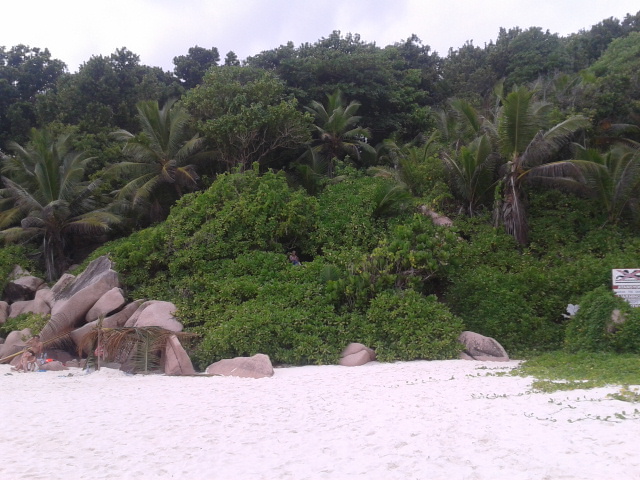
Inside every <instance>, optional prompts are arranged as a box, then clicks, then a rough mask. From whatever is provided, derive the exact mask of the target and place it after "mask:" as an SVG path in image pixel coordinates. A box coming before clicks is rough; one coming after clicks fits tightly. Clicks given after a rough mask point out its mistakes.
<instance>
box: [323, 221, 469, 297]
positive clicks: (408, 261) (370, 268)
mask: <svg viewBox="0 0 640 480" xmlns="http://www.w3.org/2000/svg"><path fill="white" fill-rule="evenodd" d="M456 242H457V238H456V236H455V235H454V234H453V233H452V232H451V231H450V230H449V229H447V228H442V227H436V226H434V225H433V222H432V221H431V219H430V218H428V217H425V216H424V215H419V214H416V215H413V217H411V218H410V220H409V221H407V222H406V223H403V224H399V225H396V226H395V227H394V228H393V229H392V231H391V232H390V233H389V234H388V237H387V238H384V239H382V240H380V241H379V243H378V246H377V247H376V248H374V249H373V251H372V252H371V253H370V254H366V255H364V256H363V258H361V259H360V261H359V262H357V263H355V266H354V267H353V268H352V271H351V272H350V274H349V275H347V276H346V277H345V278H342V279H339V280H337V281H333V282H330V283H329V288H330V291H331V292H332V294H334V295H335V298H336V299H339V300H340V301H346V302H347V304H348V305H350V306H355V307H357V308H365V309H366V307H367V305H368V303H369V300H370V299H371V298H373V297H374V296H375V295H377V294H378V293H380V292H382V291H384V290H390V289H391V290H393V289H402V288H414V289H416V290H421V289H423V288H424V286H425V282H428V281H433V280H434V279H435V278H437V277H438V275H441V274H442V273H443V271H444V269H445V267H446V266H448V265H449V264H450V263H451V262H452V261H453V256H454V255H453V253H454V250H455V244H456Z"/></svg>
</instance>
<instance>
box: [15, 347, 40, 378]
mask: <svg viewBox="0 0 640 480" xmlns="http://www.w3.org/2000/svg"><path fill="white" fill-rule="evenodd" d="M36 362H37V357H36V355H35V353H34V351H33V350H32V349H31V348H27V349H26V350H25V352H24V353H23V354H22V357H20V363H19V364H18V368H17V369H16V370H17V371H18V372H31V371H34V370H36V367H37V363H36Z"/></svg>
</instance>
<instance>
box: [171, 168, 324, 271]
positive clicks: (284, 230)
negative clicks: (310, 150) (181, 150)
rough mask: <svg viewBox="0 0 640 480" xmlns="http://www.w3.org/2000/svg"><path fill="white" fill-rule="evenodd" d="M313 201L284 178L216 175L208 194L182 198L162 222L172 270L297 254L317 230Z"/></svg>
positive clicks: (313, 199) (203, 267) (272, 174)
mask: <svg viewBox="0 0 640 480" xmlns="http://www.w3.org/2000/svg"><path fill="white" fill-rule="evenodd" d="M316 210H317V202H316V199H315V198H313V197H310V196H308V195H307V194H306V193H305V192H304V191H302V190H292V189H291V188H289V186H288V185H287V180H286V176H285V175H284V173H282V172H281V173H277V174H276V173H273V172H266V173H264V174H263V175H261V176H260V175H258V172H257V171H254V170H251V171H248V172H245V173H243V174H228V175H220V176H218V178H217V179H216V181H215V182H214V183H213V185H212V186H211V188H209V189H208V190H207V191H206V192H202V193H198V194H192V195H185V196H184V197H183V198H182V199H181V201H180V202H179V203H178V204H177V205H176V207H174V208H173V209H172V211H171V214H170V215H169V218H168V219H167V222H166V227H167V232H168V233H167V245H166V250H167V253H168V255H169V256H170V259H171V262H170V271H171V273H172V274H180V272H181V271H183V272H189V271H193V270H194V268H196V269H201V270H207V269H209V268H210V265H209V264H210V262H212V261H216V260H219V259H225V258H234V257H236V256H237V255H239V254H242V253H245V252H248V251H253V250H261V251H268V252H278V253H282V254H284V253H285V252H286V251H288V250H290V249H298V250H300V249H301V247H300V246H301V245H306V243H307V238H308V236H309V235H310V234H311V233H312V232H313V231H314V230H315V224H316Z"/></svg>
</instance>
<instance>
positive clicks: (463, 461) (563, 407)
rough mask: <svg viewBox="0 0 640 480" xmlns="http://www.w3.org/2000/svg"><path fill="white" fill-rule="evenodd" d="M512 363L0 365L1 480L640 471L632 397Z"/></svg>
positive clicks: (557, 475) (579, 475)
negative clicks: (210, 369)
mask: <svg viewBox="0 0 640 480" xmlns="http://www.w3.org/2000/svg"><path fill="white" fill-rule="evenodd" d="M517 365H518V363H517V362H515V361H513V362H508V363H491V362H484V363H483V362H473V361H465V360H450V361H431V362H429V361H415V362H401V363H389V364H384V363H377V362H372V363H369V364H367V365H365V366H362V367H354V368H349V367H340V366H308V367H294V368H278V369H276V373H275V375H274V376H273V377H272V378H264V379H242V378H233V377H205V376H199V377H166V376H162V375H154V376H143V375H126V374H124V373H122V372H120V371H116V370H110V369H101V370H100V371H99V372H95V373H91V374H85V373H84V372H83V371H82V370H79V369H71V370H67V371H64V372H44V373H39V372H36V373H16V372H10V369H9V367H8V366H7V365H0V407H1V408H2V412H3V415H2V421H1V423H0V451H1V457H0V458H1V460H0V479H3V480H4V479H11V480H13V479H47V480H52V479H65V480H74V479H92V480H94V479H103V478H109V479H127V478H130V479H166V478H173V479H191V480H193V479H225V480H227V479H228V480H243V479H251V480H253V479H269V480H272V479H294V480H301V479H352V478H362V479H368V480H377V479H403V480H404V479H420V480H422V479H448V480H449V479H474V480H475V479H478V480H480V479H491V480H496V479H509V480H514V479H535V480H540V479H553V480H558V479H581V480H586V479H597V480H601V479H602V480H604V479H617V480H620V479H637V478H640V455H639V453H638V452H639V451H640V447H639V446H638V443H639V442H640V411H638V410H636V411H635V413H634V410H635V409H639V410H640V405H639V404H633V403H629V402H623V401H620V400H614V399H612V398H610V397H608V394H611V393H616V392H618V391H619V390H620V387H617V386H610V387H606V388H599V389H592V390H573V391H569V392H556V393H553V394H542V393H533V392H532V391H531V382H532V379H531V378H522V377H515V376H511V375H504V373H505V372H509V371H510V370H511V369H513V368H515V367H516V366H517ZM623 412H624V413H623Z"/></svg>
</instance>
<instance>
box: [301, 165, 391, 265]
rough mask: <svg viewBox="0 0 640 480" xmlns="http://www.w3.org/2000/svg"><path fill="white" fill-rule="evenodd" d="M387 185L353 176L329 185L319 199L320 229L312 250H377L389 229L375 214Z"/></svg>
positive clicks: (373, 178)
mask: <svg viewBox="0 0 640 480" xmlns="http://www.w3.org/2000/svg"><path fill="white" fill-rule="evenodd" d="M387 182H388V181H387V180H385V179H382V178H376V177H367V176H362V175H350V176H348V177H345V178H344V179H343V180H342V181H340V182H339V183H335V184H333V185H329V186H327V188H326V189H325V190H324V191H323V192H322V194H321V195H320V196H319V197H318V224H317V230H316V231H315V232H313V234H312V235H311V239H310V245H309V247H308V250H309V251H315V252H318V253H324V254H326V253H329V252H336V251H340V250H352V249H358V250H361V251H369V250H371V249H372V248H374V247H375V245H376V244H377V243H378V238H380V237H382V236H383V235H384V232H385V227H386V220H385V219H381V218H376V216H375V212H376V209H378V207H379V206H380V202H379V198H378V197H379V194H380V191H381V187H384V185H386V184H387ZM377 200H378V201H377Z"/></svg>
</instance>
